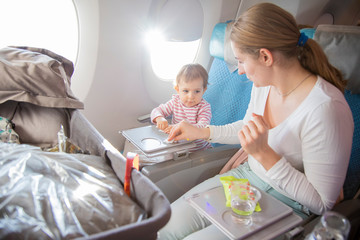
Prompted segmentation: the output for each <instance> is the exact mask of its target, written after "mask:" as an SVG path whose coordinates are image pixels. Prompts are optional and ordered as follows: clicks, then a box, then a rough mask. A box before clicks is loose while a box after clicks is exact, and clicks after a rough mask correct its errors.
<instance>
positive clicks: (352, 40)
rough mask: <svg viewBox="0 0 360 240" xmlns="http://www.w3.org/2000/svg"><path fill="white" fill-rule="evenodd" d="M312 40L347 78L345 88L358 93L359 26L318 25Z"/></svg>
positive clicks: (359, 74)
mask: <svg viewBox="0 0 360 240" xmlns="http://www.w3.org/2000/svg"><path fill="white" fill-rule="evenodd" d="M314 40H315V41H316V42H318V43H319V44H320V46H321V47H322V49H323V50H324V52H325V54H326V56H327V57H328V59H329V62H330V63H331V64H332V65H333V66H334V67H336V68H338V69H339V70H340V71H341V72H342V74H343V77H344V78H345V79H347V80H348V83H347V86H346V89H348V90H350V91H351V93H352V94H359V93H360V68H359V66H360V54H359V53H360V27H359V26H351V25H346V26H345V25H319V26H318V27H317V28H316V31H315V34H314Z"/></svg>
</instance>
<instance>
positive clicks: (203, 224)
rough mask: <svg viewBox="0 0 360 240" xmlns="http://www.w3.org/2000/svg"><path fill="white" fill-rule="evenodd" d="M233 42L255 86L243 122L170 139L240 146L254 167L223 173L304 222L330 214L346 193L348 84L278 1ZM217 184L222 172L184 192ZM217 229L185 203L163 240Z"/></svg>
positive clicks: (255, 13)
mask: <svg viewBox="0 0 360 240" xmlns="http://www.w3.org/2000/svg"><path fill="white" fill-rule="evenodd" d="M231 42H232V48H233V51H234V54H235V56H236V59H237V60H238V67H239V70H238V71H239V74H244V73H245V74H246V75H247V77H248V78H249V79H250V80H251V81H252V82H253V83H254V85H253V89H252V94H251V100H250V103H249V107H248V110H247V113H246V115H245V117H244V119H243V120H241V121H238V122H235V123H232V124H229V125H225V126H208V127H207V128H203V129H198V128H193V127H192V126H190V125H189V124H188V123H186V122H182V123H180V124H179V125H178V126H177V127H175V128H173V130H172V132H171V133H170V135H169V140H172V139H174V140H180V139H190V140H194V139H207V140H209V141H211V142H219V143H229V144H234V143H239V141H240V144H241V146H242V148H243V150H244V151H245V152H246V153H247V154H248V162H246V163H244V164H242V165H240V166H238V167H237V168H234V169H232V170H230V171H228V172H226V173H224V174H222V175H220V176H223V175H232V176H235V177H237V178H247V179H249V181H250V183H251V185H254V186H256V187H258V188H260V189H262V190H264V191H266V192H267V193H269V194H271V195H273V196H274V197H275V198H277V199H279V200H281V201H283V202H284V203H285V204H287V205H289V206H290V207H292V208H293V209H294V212H295V213H297V214H298V215H300V216H301V217H303V218H306V217H307V216H308V215H309V214H310V212H312V213H315V214H322V213H324V212H325V211H326V210H329V209H331V208H332V207H333V205H334V204H335V202H336V200H337V198H338V196H339V194H340V192H341V189H342V185H343V183H344V180H345V175H346V171H347V167H348V162H349V158H350V152H351V144H352V135H353V129H354V124H353V119H352V114H351V111H350V108H349V106H348V105H347V102H346V100H345V98H344V96H343V91H344V86H345V84H346V81H344V80H343V79H342V76H341V73H340V72H339V71H338V70H337V69H336V68H334V67H333V66H331V65H330V64H329V62H328V60H327V58H326V56H325V54H324V52H323V51H322V49H321V47H320V46H319V45H318V44H317V43H316V42H315V41H313V40H312V39H307V37H306V36H305V35H303V34H300V32H299V30H298V28H297V24H296V21H295V19H294V17H293V16H292V15H291V14H290V13H288V12H286V11H285V10H283V9H282V8H280V7H278V6H276V5H274V4H271V3H262V4H258V5H255V6H253V7H252V8H250V9H249V10H248V11H246V12H245V13H244V14H243V15H242V16H241V17H240V18H239V19H238V20H237V21H236V22H235V23H234V25H233V27H232V32H231ZM216 186H221V182H220V180H219V175H217V176H215V177H213V178H211V179H208V180H206V181H205V182H203V183H201V184H199V185H197V186H195V187H194V188H193V189H191V190H190V191H189V192H188V193H186V194H185V195H186V196H189V195H191V194H193V193H196V192H201V191H206V190H207V189H210V188H213V187H216ZM216 232H219V231H217V230H216V229H215V227H213V226H211V224H210V222H209V221H208V220H207V219H205V218H203V217H202V216H201V215H199V214H198V213H197V212H196V210H194V209H192V207H191V206H190V205H189V204H187V203H186V201H185V200H184V198H179V199H178V200H176V201H175V202H174V203H173V204H172V216H171V219H170V221H169V223H168V224H167V225H166V226H165V227H164V228H163V229H162V230H161V231H160V233H159V235H160V239H183V238H185V237H187V239H196V238H197V239H204V238H203V237H204V236H209V234H211V235H210V236H212V237H214V238H216V237H215V236H216ZM220 237H221V235H220Z"/></svg>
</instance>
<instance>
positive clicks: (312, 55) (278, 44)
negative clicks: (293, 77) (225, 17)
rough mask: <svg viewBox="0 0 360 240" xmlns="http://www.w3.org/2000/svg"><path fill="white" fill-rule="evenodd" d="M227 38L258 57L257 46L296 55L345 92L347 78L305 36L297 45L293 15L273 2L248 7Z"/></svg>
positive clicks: (290, 55)
mask: <svg viewBox="0 0 360 240" xmlns="http://www.w3.org/2000/svg"><path fill="white" fill-rule="evenodd" d="M230 38H231V41H233V42H234V44H235V46H236V47H238V48H239V49H240V50H241V51H242V52H244V53H247V54H252V55H254V56H258V54H259V50H260V48H266V49H268V50H270V51H278V52H281V53H282V54H283V55H284V56H285V57H288V58H291V57H297V58H298V59H299V61H300V64H301V65H302V66H303V67H304V68H305V69H307V70H308V71H310V72H311V73H313V74H316V75H320V76H321V77H323V78H324V79H325V80H327V81H328V82H330V83H332V84H333V85H335V86H336V87H337V88H338V89H340V90H341V91H342V92H344V89H345V86H346V81H345V80H344V79H343V76H342V74H341V72H340V71H339V70H338V69H336V68H335V67H334V66H332V65H331V64H330V63H329V61H328V59H327V57H326V55H325V53H324V51H323V50H322V48H321V47H320V45H319V44H318V43H317V42H315V41H314V40H313V39H308V40H307V41H306V43H305V44H304V45H303V46H299V45H298V41H299V38H300V31H299V28H298V26H297V24H296V20H295V18H294V17H293V16H292V15H291V14H290V13H289V12H287V11H285V10H284V9H282V8H280V7H278V6H277V5H275V4H272V3H261V4H257V5H255V6H253V7H251V8H249V9H248V10H247V11H246V12H245V13H244V14H242V15H241V16H240V18H239V19H238V20H237V21H236V22H235V23H234V25H233V26H232V31H231V35H230Z"/></svg>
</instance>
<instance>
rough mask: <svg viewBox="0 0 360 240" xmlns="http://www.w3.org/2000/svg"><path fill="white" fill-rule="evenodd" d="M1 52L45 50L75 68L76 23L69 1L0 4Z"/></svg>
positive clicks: (9, 0)
mask: <svg viewBox="0 0 360 240" xmlns="http://www.w3.org/2000/svg"><path fill="white" fill-rule="evenodd" d="M0 9H1V11H0V30H1V38H0V48H3V47H6V46H28V47H36V48H45V49H48V50H50V51H52V52H54V53H57V54H59V55H61V56H63V57H65V58H67V59H69V60H71V61H72V62H73V63H74V64H75V60H76V56H77V49H78V22H77V16H76V10H75V7H74V3H73V2H72V0H0Z"/></svg>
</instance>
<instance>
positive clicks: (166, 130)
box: [163, 125, 174, 134]
mask: <svg viewBox="0 0 360 240" xmlns="http://www.w3.org/2000/svg"><path fill="white" fill-rule="evenodd" d="M173 127H174V125H169V126H167V127H166V128H165V129H164V130H163V131H164V132H165V133H167V134H170V132H171V129H173Z"/></svg>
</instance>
